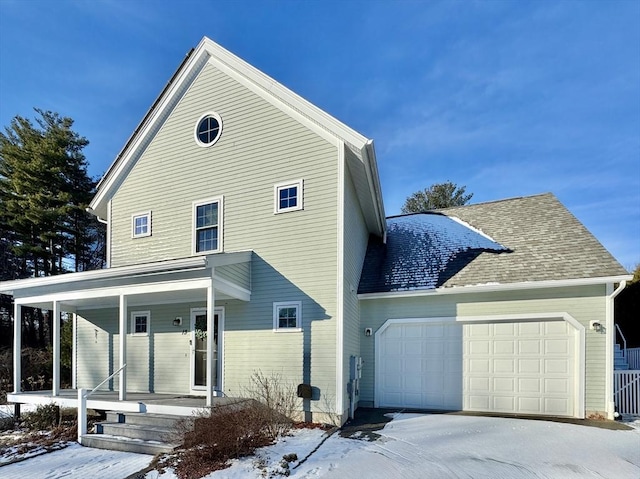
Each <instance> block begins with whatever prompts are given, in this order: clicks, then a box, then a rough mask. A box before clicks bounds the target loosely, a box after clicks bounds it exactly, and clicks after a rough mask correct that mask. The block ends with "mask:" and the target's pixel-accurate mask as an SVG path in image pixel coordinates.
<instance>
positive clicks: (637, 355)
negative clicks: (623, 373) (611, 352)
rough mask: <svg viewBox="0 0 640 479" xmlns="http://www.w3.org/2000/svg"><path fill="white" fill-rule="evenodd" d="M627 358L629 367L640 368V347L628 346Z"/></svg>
mask: <svg viewBox="0 0 640 479" xmlns="http://www.w3.org/2000/svg"><path fill="white" fill-rule="evenodd" d="M625 359H626V360H627V363H628V364H629V369H640V348H628V349H627V356H626V358H625Z"/></svg>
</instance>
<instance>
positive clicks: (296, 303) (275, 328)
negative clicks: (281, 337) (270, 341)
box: [273, 301, 302, 333]
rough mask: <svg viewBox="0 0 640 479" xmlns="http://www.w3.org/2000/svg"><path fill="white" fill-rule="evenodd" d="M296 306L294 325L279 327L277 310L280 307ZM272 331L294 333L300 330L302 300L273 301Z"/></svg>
mask: <svg viewBox="0 0 640 479" xmlns="http://www.w3.org/2000/svg"><path fill="white" fill-rule="evenodd" d="M290 307H294V308H296V327H295V328H280V327H279V326H278V323H279V321H278V310H279V309H280V308H290ZM273 331H274V332H276V333H295V332H300V331H302V301H280V302H277V303H273Z"/></svg>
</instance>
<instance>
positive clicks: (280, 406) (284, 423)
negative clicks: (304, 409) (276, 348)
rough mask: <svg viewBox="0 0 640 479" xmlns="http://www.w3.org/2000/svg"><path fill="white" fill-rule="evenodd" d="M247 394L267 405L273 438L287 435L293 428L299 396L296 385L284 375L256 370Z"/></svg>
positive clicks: (269, 425)
mask: <svg viewBox="0 0 640 479" xmlns="http://www.w3.org/2000/svg"><path fill="white" fill-rule="evenodd" d="M246 394H247V396H248V397H250V398H252V399H255V400H256V401H259V402H260V403H261V404H263V405H265V406H266V407H267V411H268V412H269V415H270V417H269V421H268V430H269V435H270V436H271V438H272V439H276V438H277V437H279V436H282V435H285V434H286V433H287V432H288V431H289V430H290V429H291V427H292V425H293V415H294V414H295V412H296V410H297V409H298V398H297V395H296V390H295V387H294V386H293V385H292V384H290V383H287V382H285V381H284V379H283V378H282V375H280V374H278V373H272V374H271V375H270V376H266V375H265V374H264V373H263V372H262V371H260V370H258V371H254V372H253V374H252V375H251V382H250V385H249V387H248V388H246Z"/></svg>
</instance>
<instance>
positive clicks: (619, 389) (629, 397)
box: [613, 371, 640, 415]
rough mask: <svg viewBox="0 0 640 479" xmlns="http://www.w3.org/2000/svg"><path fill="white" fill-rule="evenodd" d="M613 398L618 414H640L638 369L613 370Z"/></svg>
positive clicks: (639, 378) (639, 375) (639, 373)
mask: <svg viewBox="0 0 640 479" xmlns="http://www.w3.org/2000/svg"><path fill="white" fill-rule="evenodd" d="M613 399H614V401H615V404H616V407H617V409H618V412H619V413H620V414H632V415H638V414H640V371H614V372H613Z"/></svg>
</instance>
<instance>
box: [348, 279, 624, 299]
mask: <svg viewBox="0 0 640 479" xmlns="http://www.w3.org/2000/svg"><path fill="white" fill-rule="evenodd" d="M631 279H633V275H620V276H603V277H598V278H577V279H562V280H548V281H524V282H520V283H505V284H499V283H498V284H478V285H469V286H455V287H449V288H433V289H415V290H409V291H386V292H379V293H360V294H358V299H361V300H367V299H385V298H405V297H420V296H441V295H447V294H466V293H489V292H501V291H521V290H527V289H543V288H562V287H576V286H593V285H599V284H615V283H621V282H622V281H630V280H631Z"/></svg>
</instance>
